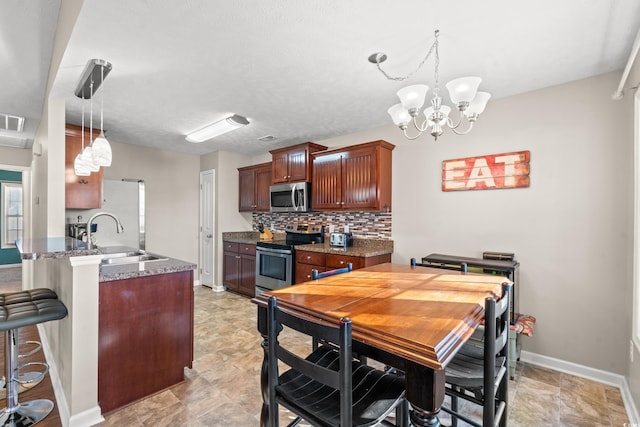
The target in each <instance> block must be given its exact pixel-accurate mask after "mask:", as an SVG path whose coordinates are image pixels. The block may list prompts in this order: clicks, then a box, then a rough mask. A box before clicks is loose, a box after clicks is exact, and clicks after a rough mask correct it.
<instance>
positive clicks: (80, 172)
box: [73, 98, 91, 176]
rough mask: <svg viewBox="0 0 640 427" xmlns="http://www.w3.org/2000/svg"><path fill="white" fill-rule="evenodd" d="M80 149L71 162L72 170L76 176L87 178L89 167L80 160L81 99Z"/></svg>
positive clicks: (82, 133)
mask: <svg viewBox="0 0 640 427" xmlns="http://www.w3.org/2000/svg"><path fill="white" fill-rule="evenodd" d="M81 135H82V149H81V150H80V152H79V153H78V155H77V156H76V158H75V160H74V161H73V170H74V172H75V174H76V175H77V176H89V175H91V170H89V167H88V166H87V165H86V164H85V161H84V160H83V158H82V153H83V151H84V98H82V132H81Z"/></svg>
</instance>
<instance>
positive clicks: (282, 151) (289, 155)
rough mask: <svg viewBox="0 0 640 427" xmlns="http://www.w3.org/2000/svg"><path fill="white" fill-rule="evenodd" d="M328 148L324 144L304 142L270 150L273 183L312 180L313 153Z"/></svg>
mask: <svg viewBox="0 0 640 427" xmlns="http://www.w3.org/2000/svg"><path fill="white" fill-rule="evenodd" d="M326 149H327V147H325V146H324V145H319V144H314V143H313V142H304V143H302V144H297V145H292V146H290V147H284V148H278V149H277V150H271V151H269V152H270V153H271V160H272V170H273V183H274V184H280V183H283V182H298V181H311V154H312V153H315V152H317V151H323V150H326Z"/></svg>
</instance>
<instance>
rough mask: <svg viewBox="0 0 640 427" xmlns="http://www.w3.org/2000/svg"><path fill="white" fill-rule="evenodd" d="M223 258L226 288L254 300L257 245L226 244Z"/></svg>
mask: <svg viewBox="0 0 640 427" xmlns="http://www.w3.org/2000/svg"><path fill="white" fill-rule="evenodd" d="M222 257H223V264H222V277H223V279H222V281H223V284H224V286H225V287H226V288H227V289H228V290H230V291H234V292H238V293H240V294H242V295H246V296H248V297H251V298H253V297H254V296H255V292H256V245H252V244H244V243H236V242H224V250H223V253H222Z"/></svg>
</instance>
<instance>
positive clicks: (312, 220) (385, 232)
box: [252, 212, 391, 239]
mask: <svg viewBox="0 0 640 427" xmlns="http://www.w3.org/2000/svg"><path fill="white" fill-rule="evenodd" d="M252 215H253V218H252V222H253V229H254V230H258V224H261V223H262V224H264V226H265V227H269V228H271V229H273V230H274V231H276V232H280V233H284V227H285V226H286V225H287V224H290V223H307V224H314V225H324V226H325V232H326V233H329V226H331V225H333V226H334V231H336V232H342V231H344V227H345V225H347V226H349V231H350V232H351V233H353V236H354V237H357V238H361V239H391V212H309V213H270V212H264V213H253V214H252Z"/></svg>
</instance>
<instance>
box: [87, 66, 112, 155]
mask: <svg viewBox="0 0 640 427" xmlns="http://www.w3.org/2000/svg"><path fill="white" fill-rule="evenodd" d="M100 73H101V78H100V83H102V91H101V92H100V135H99V136H98V137H97V138H96V140H95V141H93V142H92V143H91V146H92V149H93V153H92V154H93V161H94V163H96V164H97V165H98V166H111V158H112V153H111V145H110V144H109V141H107V138H105V136H104V127H103V125H104V66H102V67H100Z"/></svg>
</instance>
